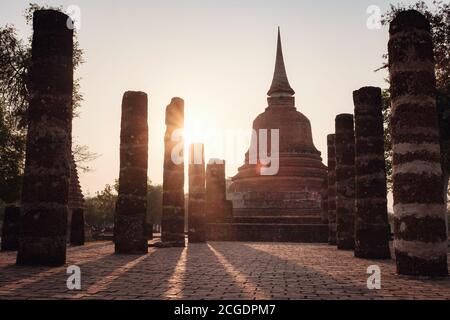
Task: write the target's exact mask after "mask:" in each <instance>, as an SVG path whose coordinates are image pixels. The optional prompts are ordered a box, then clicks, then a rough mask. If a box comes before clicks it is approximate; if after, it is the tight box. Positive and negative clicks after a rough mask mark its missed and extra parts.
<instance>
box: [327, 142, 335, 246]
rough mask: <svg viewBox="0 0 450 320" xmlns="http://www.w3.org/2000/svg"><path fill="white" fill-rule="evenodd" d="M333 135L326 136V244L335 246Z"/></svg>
mask: <svg viewBox="0 0 450 320" xmlns="http://www.w3.org/2000/svg"><path fill="white" fill-rule="evenodd" d="M334 141H335V135H334V134H329V135H327V150H328V152H327V154H328V179H327V181H328V244H330V245H335V244H336V152H335V147H334Z"/></svg>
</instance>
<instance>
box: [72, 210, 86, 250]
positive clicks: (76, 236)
mask: <svg viewBox="0 0 450 320" xmlns="http://www.w3.org/2000/svg"><path fill="white" fill-rule="evenodd" d="M84 240H85V237H84V210H83V209H81V208H78V209H74V210H73V211H72V221H71V224H70V244H71V245H72V246H83V245H84Z"/></svg>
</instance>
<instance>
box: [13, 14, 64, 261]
mask: <svg viewBox="0 0 450 320" xmlns="http://www.w3.org/2000/svg"><path fill="white" fill-rule="evenodd" d="M68 19H69V17H68V16H67V15H65V14H63V13H61V12H58V11H55V10H37V11H35V12H34V15H33V30H34V33H33V43H32V50H31V55H32V59H31V61H32V65H31V69H30V90H31V94H30V97H31V99H30V105H29V109H28V134H27V146H26V160H25V172H24V180H23V188H22V205H21V232H20V239H19V249H18V254H17V264H20V265H35V264H40V265H47V266H59V265H63V264H64V263H65V261H66V232H67V214H68V194H69V178H70V159H71V140H72V139H71V128H72V125H71V124H72V93H73V62H72V59H73V30H70V29H68V28H67V20H68Z"/></svg>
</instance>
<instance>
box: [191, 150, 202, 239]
mask: <svg viewBox="0 0 450 320" xmlns="http://www.w3.org/2000/svg"><path fill="white" fill-rule="evenodd" d="M205 220H206V214H205V158H204V145H203V144H202V143H195V144H191V145H190V150H189V203H188V226H189V227H188V230H189V234H188V239H189V242H205V241H206V235H205V232H206V230H205V223H206V221H205Z"/></svg>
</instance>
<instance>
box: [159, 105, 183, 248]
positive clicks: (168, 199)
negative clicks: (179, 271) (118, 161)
mask: <svg viewBox="0 0 450 320" xmlns="http://www.w3.org/2000/svg"><path fill="white" fill-rule="evenodd" d="M166 126H167V128H166V134H165V136H164V174H163V212H162V218H161V228H162V231H161V240H162V242H163V243H166V244H169V245H173V246H183V247H184V245H185V244H184V159H183V149H184V141H183V139H182V136H181V133H182V131H181V130H182V129H183V127H184V101H183V99H180V98H173V99H172V101H171V103H170V104H169V105H168V106H167V109H166Z"/></svg>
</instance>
